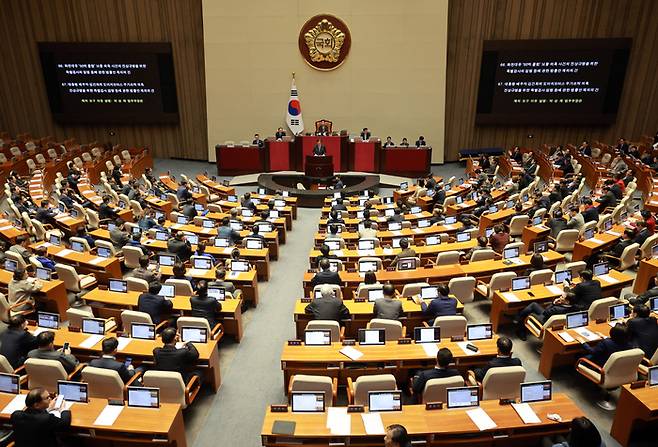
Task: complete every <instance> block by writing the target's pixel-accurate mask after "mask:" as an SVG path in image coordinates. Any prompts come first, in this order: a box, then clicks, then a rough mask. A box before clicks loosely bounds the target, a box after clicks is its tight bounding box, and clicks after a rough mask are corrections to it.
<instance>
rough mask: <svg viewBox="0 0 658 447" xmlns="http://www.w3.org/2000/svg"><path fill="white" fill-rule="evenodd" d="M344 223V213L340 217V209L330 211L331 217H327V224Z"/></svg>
mask: <svg viewBox="0 0 658 447" xmlns="http://www.w3.org/2000/svg"><path fill="white" fill-rule="evenodd" d="M337 223H338V224H344V223H345V219H343V217H342V215H341V216H340V217H339V216H338V211H337V210H331V211H330V212H329V219H327V225H331V224H337Z"/></svg>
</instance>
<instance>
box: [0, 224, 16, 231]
mask: <svg viewBox="0 0 658 447" xmlns="http://www.w3.org/2000/svg"><path fill="white" fill-rule="evenodd" d="M12 228H14V227H13V226H12V225H7V226H4V227H0V231H7V230H11V229H12Z"/></svg>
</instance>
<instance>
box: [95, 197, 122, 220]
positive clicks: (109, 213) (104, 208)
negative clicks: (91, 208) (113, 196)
mask: <svg viewBox="0 0 658 447" xmlns="http://www.w3.org/2000/svg"><path fill="white" fill-rule="evenodd" d="M98 218H99V219H100V220H104V219H118V218H119V215H118V214H117V212H116V211H114V208H113V207H112V205H110V196H103V203H101V205H100V206H99V207H98Z"/></svg>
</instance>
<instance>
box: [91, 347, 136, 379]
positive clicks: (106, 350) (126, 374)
mask: <svg viewBox="0 0 658 447" xmlns="http://www.w3.org/2000/svg"><path fill="white" fill-rule="evenodd" d="M102 347H103V355H102V356H101V357H100V358H97V359H93V360H91V361H90V362H89V366H93V367H94V368H103V369H111V370H113V371H116V372H117V373H119V377H121V380H123V383H127V382H128V381H129V380H130V379H132V377H133V376H134V375H135V368H134V367H133V366H132V365H129V366H126V364H125V363H124V362H119V361H117V359H116V355H117V348H118V347H119V340H117V339H116V337H109V338H106V339H105V340H103V343H102Z"/></svg>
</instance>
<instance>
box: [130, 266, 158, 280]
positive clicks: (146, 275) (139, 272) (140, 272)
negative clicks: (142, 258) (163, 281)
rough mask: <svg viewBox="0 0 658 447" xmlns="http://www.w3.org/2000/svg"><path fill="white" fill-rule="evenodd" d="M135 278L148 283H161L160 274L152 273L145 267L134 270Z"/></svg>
mask: <svg viewBox="0 0 658 447" xmlns="http://www.w3.org/2000/svg"><path fill="white" fill-rule="evenodd" d="M133 276H134V277H135V278H138V279H143V280H144V281H146V282H153V281H160V273H158V272H154V271H151V270H149V269H147V268H144V267H137V268H136V269H135V270H133Z"/></svg>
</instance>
